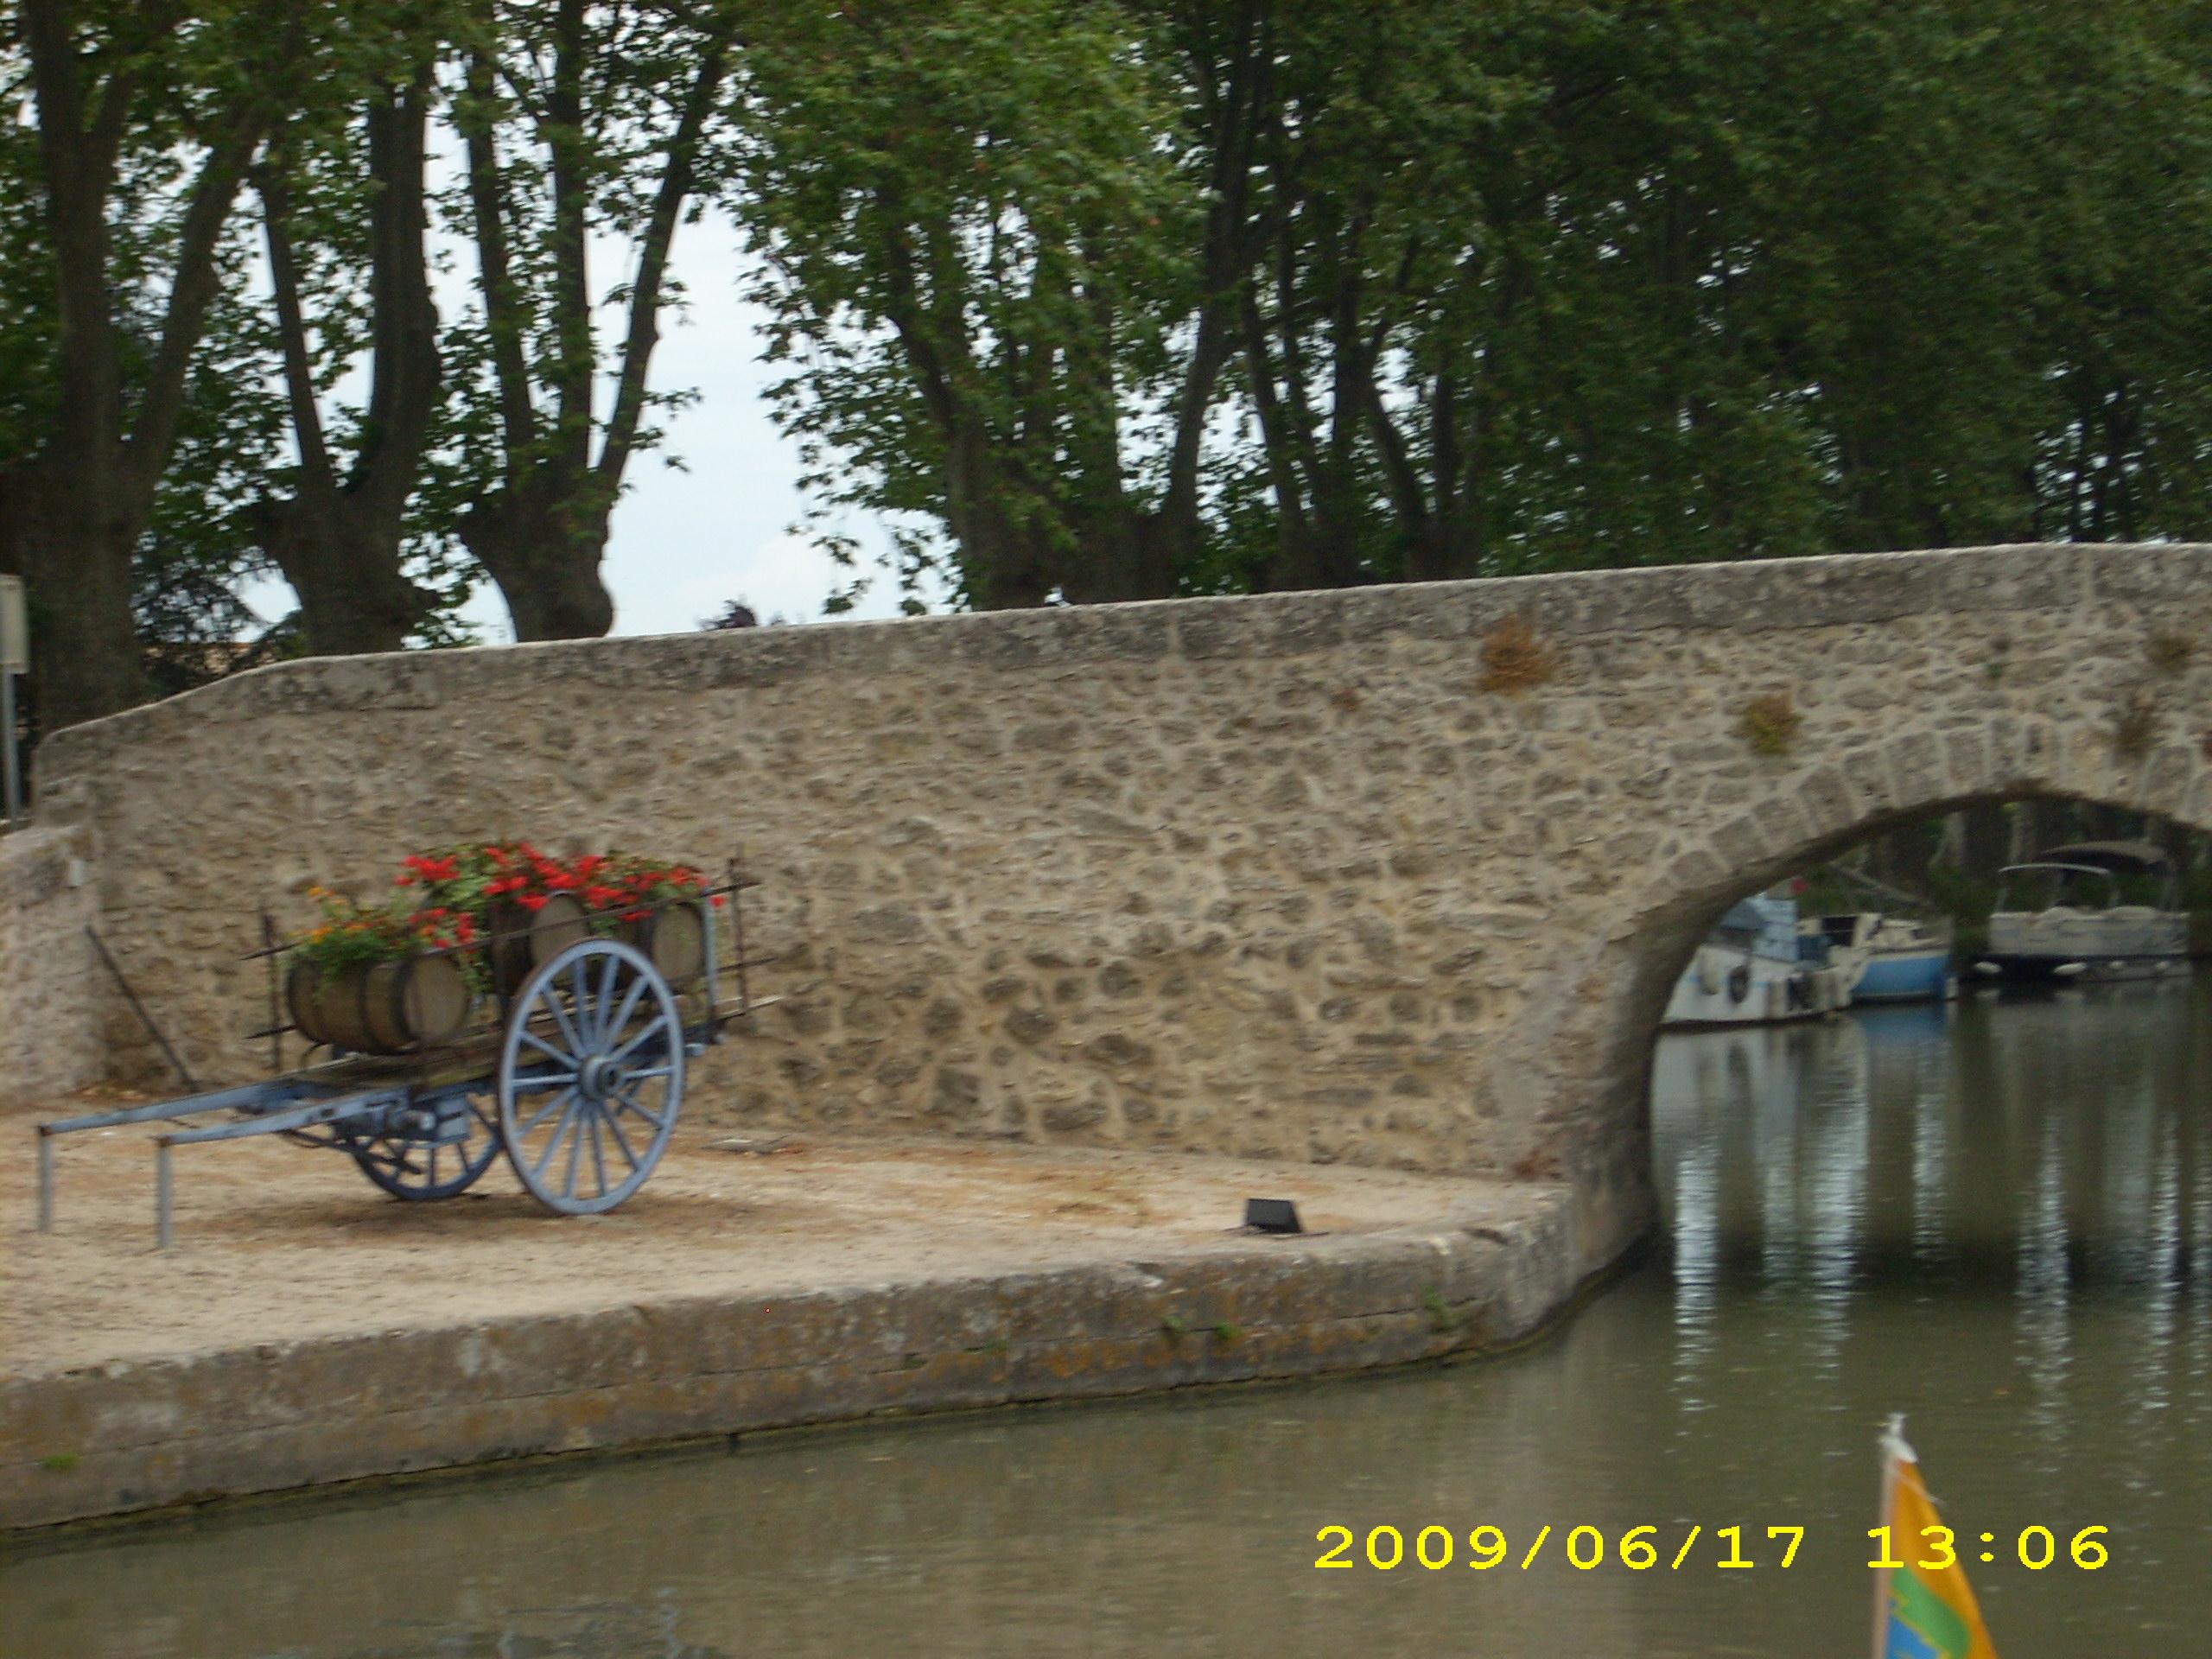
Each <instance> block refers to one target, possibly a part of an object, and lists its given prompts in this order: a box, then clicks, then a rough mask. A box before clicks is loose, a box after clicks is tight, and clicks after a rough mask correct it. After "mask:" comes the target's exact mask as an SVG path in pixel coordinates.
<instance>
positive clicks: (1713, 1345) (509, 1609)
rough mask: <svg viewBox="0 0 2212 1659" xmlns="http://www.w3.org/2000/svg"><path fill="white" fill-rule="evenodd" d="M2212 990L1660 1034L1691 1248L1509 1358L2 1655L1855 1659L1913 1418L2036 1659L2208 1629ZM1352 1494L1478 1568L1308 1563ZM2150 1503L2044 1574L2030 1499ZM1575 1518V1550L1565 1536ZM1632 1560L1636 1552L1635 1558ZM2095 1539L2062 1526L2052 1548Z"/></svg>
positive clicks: (972, 1440) (674, 1489)
mask: <svg viewBox="0 0 2212 1659" xmlns="http://www.w3.org/2000/svg"><path fill="white" fill-rule="evenodd" d="M2208 996H2212V986H2208V987H2206V988H2197V989H2191V988H2186V987H2141V988H2112V989H2108V990H2106V989H2101V990H2096V991H2090V992H2074V993H2067V994H2064V995H2062V996H2061V997H2059V998H2056V999H2054V1000H2050V1001H2042V1002H2032V1003H2030V1002H2005V1003H1993V1002H1981V1001H1969V1002H1968V1003H1966V1004H1964V1005H1961V1007H1957V1008H1955V1009H1942V1008H1933V1009H1925V1010H1917V1009H1895V1010H1885V1011H1883V1012H1881V1013H1879V1014H1875V1015H1872V1016H1870V1017H1864V1018H1861V1017H1856V1016H1854V1017H1852V1018H1849V1019H1847V1020H1838V1021H1834V1022H1829V1023H1827V1024H1822V1025H1818V1026H1810V1027H1802V1028H1788V1029H1782V1030H1768V1031H1747V1032H1739V1033H1700V1034H1695V1035H1684V1036H1681V1037H1678V1038H1669V1039H1667V1041H1666V1043H1665V1044H1664V1045H1663V1046H1662V1049H1661V1051H1660V1052H1659V1054H1658V1056H1657V1060H1656V1080H1655V1101H1654V1131H1655V1142H1656V1157H1657V1158H1658V1160H1659V1173H1660V1175H1661V1179H1662V1185H1663V1187H1664V1189H1665V1191H1666V1192H1668V1194H1669V1206H1670V1212H1671V1217H1672V1223H1673V1245H1672V1249H1671V1250H1670V1251H1669V1252H1667V1253H1663V1254H1662V1256H1661V1258H1660V1259H1658V1260H1656V1261H1654V1262H1652V1263H1651V1264H1650V1265H1649V1267H1647V1268H1644V1269H1643V1270H1642V1271H1641V1272H1639V1273H1638V1274H1636V1275H1634V1276H1633V1277H1631V1278H1630V1279H1629V1280H1628V1281H1625V1282H1624V1283H1622V1284H1621V1285H1619V1286H1618V1287H1615V1288H1614V1289H1612V1290H1611V1291H1610V1292H1609V1293H1608V1294H1606V1295H1605V1297H1603V1298H1602V1299H1600V1300H1599V1301H1597V1302H1596V1303H1595V1304H1593V1305H1592V1306H1591V1307H1589V1308H1588V1309H1587V1310H1586V1311H1585V1312H1584V1313H1582V1315H1581V1316H1580V1318H1579V1319H1577V1320H1576V1321H1575V1322H1574V1323H1573V1325H1572V1326H1571V1327H1569V1329H1568V1330H1567V1332H1566V1333H1565V1334H1564V1335H1563V1336H1561V1337H1560V1338H1558V1339H1556V1340H1554V1341H1552V1342H1550V1343H1548V1344H1543V1345H1541V1346H1539V1347H1537V1348H1535V1349H1532V1350H1530V1351H1528V1352H1525V1353H1523V1354H1520V1355H1517V1356H1516V1357H1512V1358H1510V1359H1508V1360H1504V1361H1501V1362H1497V1363H1488V1364H1479V1365H1471V1366H1464V1367H1459V1368H1455V1369H1452V1370H1441V1371H1436V1370H1431V1371H1425V1372H1421V1373H1415V1374H1409V1375H1404V1376H1391V1377H1385V1378H1380V1379H1371V1380H1368V1381H1364V1382H1361V1383H1354V1384H1344V1385H1337V1386H1328V1387H1316V1388H1305V1389H1284V1390H1278V1391H1272V1392H1262V1393H1242V1394H1232V1395H1215V1396H1207V1397H1200V1398H1192V1399H1184V1400H1180V1401H1174V1402H1160V1403H1155V1404H1150V1405H1144V1406H1136V1407H1130V1408H1089V1409H1084V1410H1081V1411H1071V1412H1056V1413H1046V1414H1033V1415H1027V1416H1014V1417H1000V1418H988V1419H977V1420H966V1421H962V1420H954V1421H946V1422H943V1423H939V1424H936V1425H931V1426H925V1427H912V1428H906V1429H901V1430H897V1431H893V1432H888V1433H870V1434H861V1435H854V1436H844V1437H833V1438H824V1439H814V1440H790V1441H785V1442H783V1443H780V1444H772V1445H770V1446H766V1448H764V1449H762V1450H760V1451H756V1452H745V1453H743V1454H741V1455H739V1456H736V1457H728V1456H709V1457H693V1458H687V1459H663V1460H659V1461H655V1462H645V1463H635V1464H625V1465H605V1466H601V1467H597V1468H594V1469H589V1470H585V1471H559V1472H556V1473H552V1474H541V1475H536V1476H531V1477H527V1478H508V1479H502V1480H498V1481H493V1482H489V1483H486V1484H479V1485H471V1486H465V1487H460V1488H448V1489H430V1490H428V1491H423V1492H420V1493H416V1494H412V1495H387V1496H385V1497H380V1498H377V1499H374V1500H371V1501H354V1502H350V1503H342V1504H332V1503H322V1504H315V1505H309V1506H303V1507H301V1508H299V1509H297V1510H277V1511H270V1512H263V1513H260V1514H252V1513H247V1514H243V1515H238V1516H231V1517H229V1518H225V1519H219V1520H214V1521H210V1522H206V1523H202V1524H195V1525H189V1526H183V1527H179V1528H176V1529H172V1530H169V1531H166V1532H162V1533H154V1534H146V1535H138V1536H136V1537H131V1538H127V1539H123V1540H118V1541H109V1542H105V1543H98V1542H94V1543H89V1544H86V1545H82V1546H76V1547H71V1548H66V1549H62V1550H59V1551H50V1552H48V1553H44V1554H40V1555H38V1556H35V1557H31V1558H29V1559H26V1560H19V1561H16V1562H13V1563H9V1564H6V1565H4V1566H0V1628H4V1630H5V1637H4V1641H3V1642H0V1646H3V1647H4V1649H5V1652H6V1653H7V1654H8V1656H10V1659H49V1656H54V1659H59V1656H69V1659H77V1656H82V1655H90V1654H99V1655H113V1656H118V1659H215V1656H228V1655H251V1656H258V1659H274V1656H283V1659H310V1656H312V1659H368V1656H385V1659H399V1656H405V1659H429V1656H447V1655H472V1656H474V1655H486V1656H511V1659H521V1656H544V1659H553V1656H576V1659H585V1656H594V1659H596V1656H616V1655H620V1656H631V1655H637V1656H654V1659H672V1656H684V1659H703V1656H707V1655H717V1656H719V1655H731V1656H735V1655H753V1654H759V1653H764V1652H773V1653H776V1654H777V1655H779V1656H807V1655H819V1656H838V1659H844V1656H855V1655H861V1654H866V1653H876V1652H896V1653H929V1654H946V1655H962V1656H969V1655H980V1656H988V1655H1000V1654H1004V1655H1008V1656H1012V1655H1024V1656H1027V1655H1063V1654H1065V1655H1094V1654H1095V1655H1102V1656H1103V1655H1109V1654H1110V1655H1116V1656H1119V1655H1125V1654H1130V1653H1144V1654H1147V1655H1150V1654H1160V1655H1169V1656H1197V1655H1209V1656H1211V1655H1227V1656H1242V1655H1247V1654H1249V1655H1255V1656H1257V1655H1268V1656H1288V1655H1303V1654H1313V1655H1324V1654H1325V1655H1331V1656H1334V1655H1337V1654H1339V1653H1342V1652H1344V1651H1347V1650H1350V1651H1354V1652H1376V1653H1384V1654H1395V1653H1398V1652H1407V1653H1414V1652H1431V1651H1435V1652H1470V1653H1479V1654H1482V1655H1484V1656H1498V1659H1520V1656H1530V1659H1534V1656H1540V1655H1541V1656H1547V1659H1549V1656H1562V1655H1575V1656H1579V1655H1598V1654H1602V1655H1606V1656H1624V1659H1692V1656H1698V1659H1704V1656H1710V1655H1719V1654H1741V1655H1758V1656H1764V1659H1771V1656H1777V1655H1787V1656H1792V1659H1797V1656H1812V1655H1816V1654H1823V1655H1824V1654H1833V1653H1849V1652H1853V1651H1857V1650H1859V1643H1862V1641H1863V1637H1861V1635H1860V1634H1859V1632H1860V1631H1861V1630H1862V1629H1863V1624H1864V1620H1865V1618H1866V1607H1867V1600H1868V1585H1867V1580H1866V1571H1865V1567H1864V1562H1865V1560H1866V1528H1867V1527H1868V1526H1869V1525H1871V1524H1872V1519H1873V1517H1872V1515H1871V1513H1870V1511H1871V1509H1872V1503H1873V1482H1874V1469H1873V1460H1872V1431H1873V1428H1874V1426H1875V1425H1876V1424H1877V1423H1878V1421H1880V1420H1881V1418H1882V1417H1883V1416H1884V1415H1885V1414H1886V1413H1888V1412H1889V1411H1891V1410H1893V1409H1897V1410H1905V1411H1908V1412H1910V1413H1911V1414H1912V1416H1913V1424H1914V1430H1915V1439H1916V1440H1917V1441H1919V1443H1920V1445H1921V1449H1922V1451H1923V1453H1924V1454H1925V1455H1926V1456H1927V1457H1928V1459H1929V1467H1930V1470H1931V1473H1932V1477H1933V1478H1934V1480H1935V1483H1936V1487H1937V1490H1938V1493H1939V1496H1940V1497H1942V1498H1943V1499H1944V1500H1945V1501H1946V1503H1948V1505H1949V1507H1950V1510H1951V1512H1952V1516H1953V1517H1954V1519H1955V1520H1956V1521H1957V1522H1958V1523H1959V1524H1960V1526H1961V1529H1962V1530H1974V1531H1979V1530H1980V1529H1988V1530H1990V1531H1992V1532H1993V1533H1995V1534H1996V1535H1998V1536H1999V1539H2000V1540H2002V1543H2000V1544H1999V1549H2000V1550H2002V1551H2004V1552H2005V1554H2003V1555H2002V1557H2001V1559H2000V1560H1999V1561H1997V1562H1996V1563H1993V1564H1992V1565H1989V1566H1986V1567H1977V1568H1976V1569H1975V1578H1976V1583H1977V1587H1978V1588H1979V1590H1980V1592H1981V1596H1982V1599H1983V1603H1984V1605H1985V1607H1986V1610H1987V1611H1988V1614H1989V1617H1990V1619H1991V1623H1992V1624H1993V1628H1994V1630H1995V1631H1996V1633H1997V1637H1998V1642H1999V1649H2000V1651H2002V1652H2004V1653H2005V1655H2006V1659H2023V1656H2026V1659H2092V1656H2094V1659H2108V1656H2113V1655H2124V1654H2133V1653H2149V1652H2153V1651H2156V1652H2159V1653H2166V1652H2186V1651H2196V1650H2198V1649H2201V1647H2202V1630H2203V1629H2204V1627H2205V1625H2206V1624H2207V1621H2208V1619H2212V1551H2208V1549H2207V1548H2206V1546H2207V1545H2208V1543H2212V1524H2208V1515H2207V1506H2206V1504H2205V1502H2204V1497H2205V1495H2206V1494H2207V1493H2209V1492H2212V1437H2208V1435H2207V1434H2206V1433H2205V1430H2206V1428H2207V1427H2208V1423H2207V1421H2206V1419H2207V1414H2208V1413H2212V1388H2208V1386H2207V1385H2208V1383H2212V1317H2209V1316H2208V1307H2212V1303H2209V1302H2208V1299H2207V1295H2206V1292H2207V1289H2208V1288H2212V1286H2208V1281H2207V1274H2208V1272H2212V1138H2208V1135H2207V1130H2206V1123H2205V1117H2204V1114H2203V1111H2202V1108H2201V1106H2200V1104H2199V1101H2198V1098H2197V1096H2196V1094H2195V1093H2194V1092H2193V1090H2192V1089H2191V1086H2190V1080H2191V1078H2192V1077H2196V1076H2200V1075H2212V1073H2207V1072H2205V1071H2202V1069H2201V1063H2202V1062H2203V1061H2205V1060H2206V1059H2207V1058H2212V1056H2208V1048H2212V1001H2208ZM1327 1522H1342V1523H1344V1524H1345V1525H1347V1526H1350V1527H1352V1528H1354V1529H1358V1530H1359V1532H1360V1533H1361V1535H1364V1532H1365V1529H1368V1528H1370V1527H1373V1526H1376V1525H1380V1524H1383V1523H1389V1524H1393V1525H1395V1526H1398V1527H1399V1528H1401V1529H1403V1530H1404V1533H1405V1535H1406V1537H1407V1539H1408V1544H1409V1545H1410V1541H1411V1540H1412V1538H1413V1536H1414V1533H1415V1532H1416V1530H1417V1529H1419V1528H1421V1527H1422V1526H1424V1525H1427V1524H1429V1523H1432V1522H1435V1523H1440V1524H1442V1525H1445V1526H1446V1527H1449V1528H1451V1529H1453V1531H1454V1532H1455V1533H1456V1534H1457V1535H1458V1536H1459V1539H1460V1540H1461V1541H1463V1542H1462V1552H1461V1554H1460V1558H1459V1560H1460V1563H1461V1564H1459V1565H1456V1566H1455V1567H1452V1569H1450V1570H1446V1571H1442V1572H1437V1573H1429V1572H1426V1571H1423V1570H1422V1569H1421V1568H1419V1567H1414V1566H1411V1565H1408V1566H1406V1567H1401V1568H1400V1569H1398V1570H1397V1571H1396V1572H1395V1573H1387V1574H1386V1573H1377V1572H1375V1571H1373V1570H1371V1569H1368V1568H1364V1567H1362V1568H1357V1569H1355V1570H1354V1571H1352V1572H1349V1573H1329V1572H1317V1571H1315V1570H1314V1569H1313V1560H1314V1558H1315V1556H1316V1554H1318V1553H1319V1549H1318V1548H1317V1546H1316V1544H1315V1541H1314V1534H1315V1533H1316V1531H1317V1530H1318V1529H1319V1528H1320V1527H1321V1526H1323V1525H1324V1524H1325V1523H1327ZM1484 1523H1491V1524H1495V1525H1497V1526H1498V1527H1501V1528H1503V1529H1505V1531H1506V1533H1507V1535H1508V1536H1509V1538H1510V1539H1512V1540H1514V1541H1515V1542H1516V1556H1517V1554H1518V1548H1519V1547H1522V1546H1525V1544H1526V1542H1527V1541H1529V1539H1532V1538H1533V1537H1534V1536H1535V1535H1536V1533H1537V1530H1538V1529H1539V1528H1541V1526H1544V1525H1546V1524H1550V1525H1552V1526H1554V1527H1555V1528H1556V1529H1558V1531H1559V1533H1560V1534H1561V1535H1563V1534H1564V1533H1565V1531H1566V1530H1567V1528H1569V1527H1572V1526H1575V1525H1588V1526H1592V1527H1595V1528H1598V1529H1599V1530H1600V1531H1601V1532H1602V1533H1603V1534H1604V1535H1605V1537H1606V1538H1607V1539H1608V1540H1610V1541H1612V1543H1613V1544H1614V1545H1615V1546H1617V1545H1618V1540H1619V1538H1620V1537H1621V1535H1623V1534H1624V1532H1626V1531H1627V1530H1628V1529H1630V1528H1631V1527H1636V1526H1641V1525H1646V1524H1649V1525H1656V1526H1657V1527H1659V1528H1660V1529H1661V1532H1662V1538H1664V1539H1665V1540H1667V1541H1669V1542H1670V1543H1671V1542H1673V1541H1679V1540H1680V1539H1681V1537H1683V1536H1684V1535H1687V1533H1688V1529H1689V1528H1690V1527H1691V1526H1692V1525H1693V1524H1694V1525H1698V1526H1700V1527H1702V1528H1703V1529H1705V1532H1706V1534H1707V1536H1708V1537H1709V1536H1710V1535H1712V1534H1713V1532H1715V1531H1716V1530H1717V1529H1719V1528H1720V1527H1724V1526H1728V1525H1732V1524H1741V1525H1743V1526H1744V1527H1745V1537H1746V1539H1747V1541H1750V1542H1751V1544H1752V1545H1753V1546H1754V1548H1752V1550H1751V1553H1752V1554H1754V1555H1758V1554H1759V1553H1760V1552H1759V1550H1758V1548H1757V1546H1758V1543H1759V1541H1761V1540H1762V1539H1763V1536H1764V1529H1765V1528H1766V1527H1767V1526H1769V1525H1777V1524H1779V1525H1786V1526H1803V1527H1805V1528H1807V1529H1808V1534H1807V1536H1806V1540H1805V1542H1804V1545H1803V1548H1802V1553H1801V1554H1800V1556H1799V1559H1798V1560H1797V1563H1796V1566H1795V1567H1793V1568H1792V1569H1791V1570H1790V1571H1789V1573H1788V1574H1787V1575H1786V1576H1784V1575H1783V1574H1782V1573H1780V1572H1778V1571H1777V1570H1776V1569H1775V1568H1774V1567H1772V1566H1771V1564H1769V1565H1768V1566H1766V1567H1761V1568H1759V1569H1758V1570H1756V1571H1754V1572H1751V1573H1723V1572H1719V1571H1716V1570H1715V1569H1714V1568H1713V1566H1712V1564H1711V1563H1712V1561H1713V1560H1714V1559H1716V1557H1715V1556H1714V1555H1712V1554H1705V1555H1701V1556H1700V1557H1699V1558H1698V1559H1696V1560H1694V1561H1693V1562H1692V1563H1691V1564H1690V1565H1688V1566H1687V1567H1685V1568H1683V1569H1682V1570H1681V1571H1680V1572H1670V1571H1668V1570H1667V1569H1666V1568H1665V1567H1664V1565H1663V1560H1662V1567H1660V1568H1659V1569H1657V1570H1655V1571H1653V1572H1650V1573H1630V1572H1628V1571H1626V1570H1625V1569H1624V1568H1622V1567H1619V1566H1618V1565H1617V1564H1612V1563H1611V1562H1609V1564H1608V1565H1607V1566H1605V1567H1601V1568H1599V1569H1597V1570H1594V1571H1592V1572H1587V1573H1582V1572H1578V1571H1576V1570H1574V1569H1573V1567H1569V1566H1567V1564H1566V1563H1565V1561H1564V1560H1551V1561H1549V1562H1546V1563H1541V1564H1539V1565H1538V1566H1537V1567H1534V1568H1532V1569H1530V1570H1529V1571H1528V1572H1526V1573H1522V1572H1520V1571H1518V1570H1517V1569H1503V1570H1500V1571H1497V1572H1494V1573H1471V1572H1469V1571H1468V1570H1467V1569H1466V1568H1465V1565H1464V1561H1465V1553H1464V1539H1465V1533H1466V1531H1467V1529H1470V1528H1471V1527H1473V1526H1476V1525H1479V1524H1484ZM2035 1524H2042V1525H2046V1526H2049V1527H2050V1528H2051V1529H2053V1530H2054V1531H2055V1532H2056V1533H2057V1534H2058V1535H2059V1536H2060V1537H2061V1538H2062V1539H2063V1538H2065V1537H2067V1536H2069V1535H2070V1533H2071V1532H2072V1531H2073V1530H2074V1529H2078V1528H2080V1527H2083V1526H2088V1525H2105V1526H2109V1527H2111V1528H2112V1529H2113V1535H2112V1544H2113V1565H2112V1566H2111V1567H2108V1568H2107V1569H2106V1570H2105V1571H2103V1572H2101V1573H2096V1574H2094V1576H2089V1575H2083V1574H2082V1573H2078V1572H2076V1571H2075V1570H2073V1569H2072V1568H2070V1567H2063V1565H2062V1567H2054V1568H2052V1569H2051V1570H2050V1571H2047V1572H2044V1573H2029V1572H2027V1571H2025V1570H2024V1569H2023V1568H2021V1567H2019V1566H2018V1564H2017V1561H2015V1560H2013V1559H2012V1554H2011V1553H2010V1551H2011V1545H2012V1539H2013V1538H2014V1537H2015V1535H2017V1533H2018V1530H2019V1529H2021V1528H2023V1527H2026V1526H2030V1525H2035ZM1554 1548H1556V1544H1555V1545H1554ZM1614 1560H1617V1557H1615V1558H1614ZM2061 1560H2062V1564H2063V1560H2064V1557H2063V1552H2062V1556H2061Z"/></svg>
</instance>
